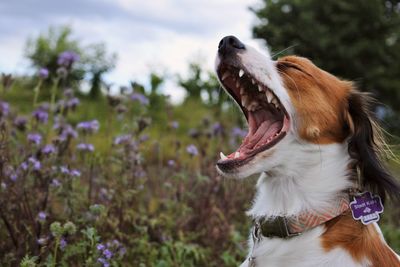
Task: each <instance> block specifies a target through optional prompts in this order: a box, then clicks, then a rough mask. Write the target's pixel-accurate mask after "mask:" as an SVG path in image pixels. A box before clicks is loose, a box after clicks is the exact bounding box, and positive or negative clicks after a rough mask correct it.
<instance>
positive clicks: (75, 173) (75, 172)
mask: <svg viewBox="0 0 400 267" xmlns="http://www.w3.org/2000/svg"><path fill="white" fill-rule="evenodd" d="M70 175H71V176H73V177H80V176H81V172H80V171H79V170H77V169H72V170H71V171H70Z"/></svg>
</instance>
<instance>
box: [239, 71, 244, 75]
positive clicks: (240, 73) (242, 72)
mask: <svg viewBox="0 0 400 267" xmlns="http://www.w3.org/2000/svg"><path fill="white" fill-rule="evenodd" d="M243 75H244V70H242V69H240V70H239V77H242V76H243Z"/></svg>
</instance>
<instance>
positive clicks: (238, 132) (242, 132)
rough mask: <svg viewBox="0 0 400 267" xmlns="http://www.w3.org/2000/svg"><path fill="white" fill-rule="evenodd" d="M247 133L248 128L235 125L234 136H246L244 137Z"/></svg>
mask: <svg viewBox="0 0 400 267" xmlns="http://www.w3.org/2000/svg"><path fill="white" fill-rule="evenodd" d="M246 135H247V131H246V130H243V129H241V128H239V127H234V128H233V129H232V136H233V137H239V138H244V137H246Z"/></svg>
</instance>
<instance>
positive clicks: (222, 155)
mask: <svg viewBox="0 0 400 267" xmlns="http://www.w3.org/2000/svg"><path fill="white" fill-rule="evenodd" d="M219 156H220V157H221V159H222V160H226V159H228V157H227V156H225V155H224V153H222V152H219Z"/></svg>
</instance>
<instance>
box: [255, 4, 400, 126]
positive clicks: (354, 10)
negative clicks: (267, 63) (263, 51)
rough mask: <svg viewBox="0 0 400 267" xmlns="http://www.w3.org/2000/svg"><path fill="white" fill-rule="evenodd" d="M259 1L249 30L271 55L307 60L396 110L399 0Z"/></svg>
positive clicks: (399, 62)
mask: <svg viewBox="0 0 400 267" xmlns="http://www.w3.org/2000/svg"><path fill="white" fill-rule="evenodd" d="M262 2H263V3H264V6H262V7H260V8H256V9H254V10H253V11H254V13H255V15H256V16H257V17H258V18H259V21H258V23H257V24H256V26H255V27H254V28H253V34H254V36H255V37H258V38H262V39H265V40H266V41H267V42H268V44H269V45H270V47H271V48H272V49H273V50H274V51H273V53H272V54H274V52H278V56H280V55H283V54H297V55H299V56H304V57H307V58H310V59H311V60H312V61H313V62H314V63H315V64H316V65H318V66H319V67H321V68H323V69H325V70H327V71H329V72H331V73H333V74H335V75H338V76H340V77H343V78H346V79H350V80H354V81H356V82H357V84H358V85H359V87H360V88H361V89H362V90H365V91H369V92H373V93H374V95H375V96H376V97H377V98H378V99H379V100H380V101H383V102H384V103H386V104H388V105H389V106H390V107H391V108H392V109H394V110H396V111H397V112H398V111H400V109H399V107H400V106H399V105H398V103H399V102H400V90H399V88H400V79H399V76H400V38H399V32H400V8H399V6H400V1H398V0H390V1H387V0H369V1H364V0H355V1H346V0H340V1H338V0H326V1H319V0H304V1H303V0H263V1H262ZM281 51H283V52H282V53H281ZM397 123H398V122H397Z"/></svg>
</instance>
